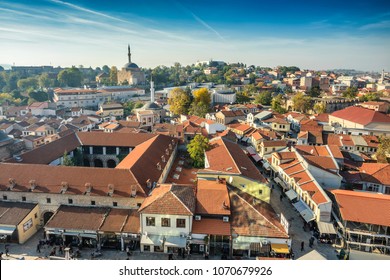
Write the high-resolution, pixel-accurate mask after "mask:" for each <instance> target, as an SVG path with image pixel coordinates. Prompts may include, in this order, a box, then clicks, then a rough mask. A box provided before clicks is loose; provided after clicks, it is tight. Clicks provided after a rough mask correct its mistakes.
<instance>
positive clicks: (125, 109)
mask: <svg viewBox="0 0 390 280" xmlns="http://www.w3.org/2000/svg"><path fill="white" fill-rule="evenodd" d="M134 107H135V103H134V101H129V102H126V103H125V104H123V113H124V115H125V116H129V115H131V112H132V111H133V109H134Z"/></svg>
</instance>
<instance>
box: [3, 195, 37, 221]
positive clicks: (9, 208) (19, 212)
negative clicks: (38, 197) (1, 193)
mask: <svg viewBox="0 0 390 280" xmlns="http://www.w3.org/2000/svg"><path fill="white" fill-rule="evenodd" d="M36 206H37V204H34V203H23V202H7V201H0V224H1V225H12V226H17V225H19V224H20V223H21V222H22V221H23V219H24V218H26V216H27V215H28V214H29V213H30V212H31V211H32V210H33V209H34V208H35V207H36Z"/></svg>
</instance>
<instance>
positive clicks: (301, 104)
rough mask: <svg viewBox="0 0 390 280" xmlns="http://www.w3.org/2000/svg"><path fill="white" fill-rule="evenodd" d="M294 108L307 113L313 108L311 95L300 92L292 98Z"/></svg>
mask: <svg viewBox="0 0 390 280" xmlns="http://www.w3.org/2000/svg"><path fill="white" fill-rule="evenodd" d="M292 101H293V104H294V109H295V110H296V111H298V112H302V113H306V112H307V111H308V110H309V109H310V108H311V97H310V96H307V95H304V94H303V93H302V92H298V93H297V94H296V95H294V97H293V98H292Z"/></svg>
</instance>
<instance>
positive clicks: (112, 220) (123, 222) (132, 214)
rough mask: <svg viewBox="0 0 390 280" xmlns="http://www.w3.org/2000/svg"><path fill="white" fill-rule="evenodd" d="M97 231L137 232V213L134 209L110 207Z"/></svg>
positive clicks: (138, 226)
mask: <svg viewBox="0 0 390 280" xmlns="http://www.w3.org/2000/svg"><path fill="white" fill-rule="evenodd" d="M125 226H126V230H124V229H125ZM99 231H104V232H117V233H119V232H127V233H139V232H140V222H139V213H138V212H137V210H136V209H116V208H115V209H111V210H110V212H109V213H108V215H107V216H106V218H105V219H104V222H103V224H102V226H101V227H100V228H99Z"/></svg>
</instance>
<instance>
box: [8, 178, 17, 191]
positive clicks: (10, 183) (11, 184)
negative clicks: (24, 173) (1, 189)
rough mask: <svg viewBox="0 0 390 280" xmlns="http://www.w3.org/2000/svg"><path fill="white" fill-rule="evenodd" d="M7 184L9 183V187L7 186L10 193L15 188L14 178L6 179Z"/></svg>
mask: <svg viewBox="0 0 390 280" xmlns="http://www.w3.org/2000/svg"><path fill="white" fill-rule="evenodd" d="M8 183H9V186H8V189H9V190H10V191H12V189H13V188H14V187H15V186H16V181H15V179H14V178H9V179H8Z"/></svg>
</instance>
